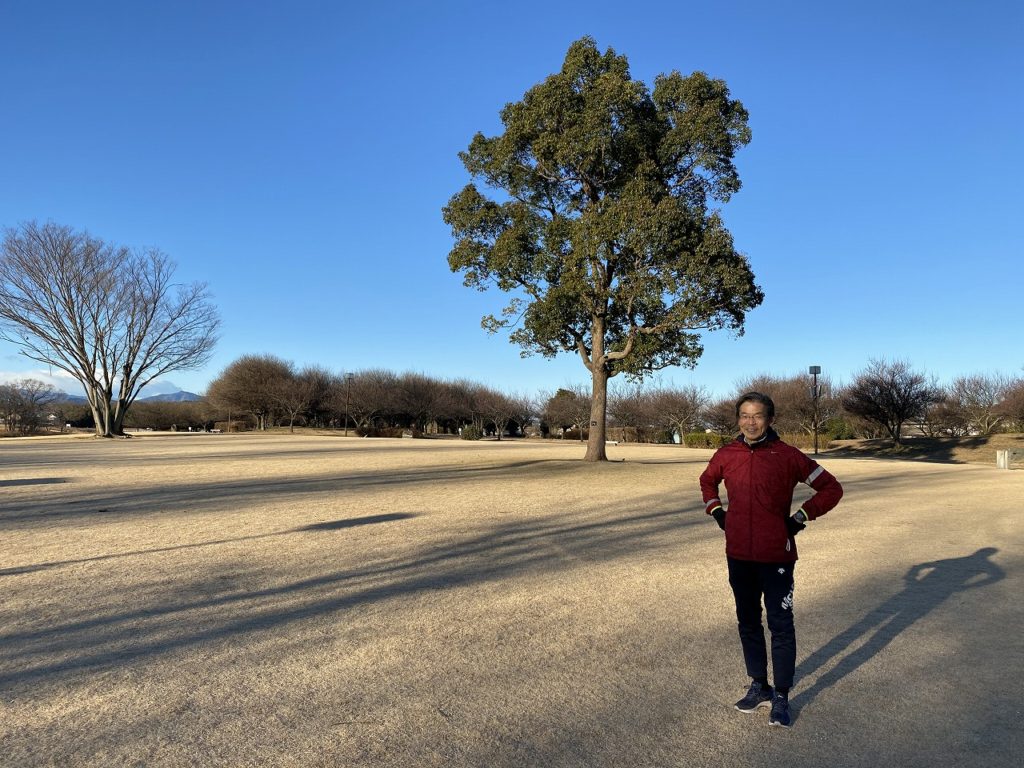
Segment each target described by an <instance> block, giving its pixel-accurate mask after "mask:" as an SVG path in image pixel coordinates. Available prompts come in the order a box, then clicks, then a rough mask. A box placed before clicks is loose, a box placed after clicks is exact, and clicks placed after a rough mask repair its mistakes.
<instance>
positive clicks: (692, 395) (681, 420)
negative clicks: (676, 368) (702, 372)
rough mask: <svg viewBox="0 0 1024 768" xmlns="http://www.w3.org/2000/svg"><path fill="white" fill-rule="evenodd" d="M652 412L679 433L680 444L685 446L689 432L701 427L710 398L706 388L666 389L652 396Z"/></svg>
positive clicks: (694, 386)
mask: <svg viewBox="0 0 1024 768" xmlns="http://www.w3.org/2000/svg"><path fill="white" fill-rule="evenodd" d="M651 397H652V410H653V411H654V413H655V414H657V415H658V418H659V420H660V421H661V422H662V423H664V424H665V425H666V426H668V427H669V429H674V430H676V431H678V432H679V444H680V445H685V444H686V441H685V439H684V438H685V437H686V433H687V432H692V431H693V430H695V429H697V428H699V427H700V426H701V418H702V414H703V412H704V410H705V409H706V408H707V406H708V403H709V402H710V398H709V396H708V392H707V390H706V389H704V387H699V386H697V385H695V384H691V385H688V386H685V387H665V388H661V389H657V390H655V391H654V392H653V393H652V394H651Z"/></svg>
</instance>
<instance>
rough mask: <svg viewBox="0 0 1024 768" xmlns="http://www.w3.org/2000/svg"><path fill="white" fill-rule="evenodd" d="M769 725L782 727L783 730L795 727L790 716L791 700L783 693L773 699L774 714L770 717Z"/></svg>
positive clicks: (777, 694)
mask: <svg viewBox="0 0 1024 768" xmlns="http://www.w3.org/2000/svg"><path fill="white" fill-rule="evenodd" d="M768 725H781V726H782V727H783V728H792V727H793V718H792V717H790V715H789V699H788V698H787V697H786V695H785V694H783V693H776V694H775V696H774V697H772V713H771V714H770V715H768Z"/></svg>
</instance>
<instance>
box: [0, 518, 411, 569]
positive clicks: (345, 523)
mask: <svg viewBox="0 0 1024 768" xmlns="http://www.w3.org/2000/svg"><path fill="white" fill-rule="evenodd" d="M411 517H416V515H413V514H411V513H408V512H392V513H390V514H387V515H368V516H366V517H349V518H346V519H344V520H330V521H327V522H323V523H312V524H310V525H304V526H302V527H301V528H289V529H288V530H286V531H271V532H270V533H259V534H255V535H253V536H236V537H234V538H230V539H215V540H213V541H198V542H196V543H194V544H178V545H175V546H173V547H154V548H153V549H138V550H134V551H131V552H118V553H117V554H114V555H94V556H93V557H82V558H78V559H76V560H55V561H53V562H49V563H33V564H32V565H21V566H16V567H14V568H0V576H14V575H16V574H19V573H32V572H33V571H45V570H47V569H49V568H59V567H60V566H63V565H77V564H79V563H92V562H96V561H98V560H116V559H118V558H122V557H137V556H139V555H152V554H156V553H158V552H175V551H177V550H181V549H198V548H200V547H213V546H217V545H220V544H233V543H235V542H239V541H254V540H256V539H268V538H271V537H272V536H286V535H287V534H290V533H308V532H311V531H339V530H343V529H345V528H356V527H358V526H361V525H374V524H376V523H389V522H392V521H394V520H408V519H409V518H411Z"/></svg>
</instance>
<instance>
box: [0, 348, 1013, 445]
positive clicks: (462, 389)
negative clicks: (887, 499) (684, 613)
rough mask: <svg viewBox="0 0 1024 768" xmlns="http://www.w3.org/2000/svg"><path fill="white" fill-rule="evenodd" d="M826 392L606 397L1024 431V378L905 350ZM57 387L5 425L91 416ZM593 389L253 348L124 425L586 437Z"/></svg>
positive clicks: (838, 432)
mask: <svg viewBox="0 0 1024 768" xmlns="http://www.w3.org/2000/svg"><path fill="white" fill-rule="evenodd" d="M818 384H819V396H818V398H817V401H815V398H814V397H813V396H812V392H811V389H810V386H811V380H810V378H809V377H808V376H806V375H802V374H800V375H792V376H777V375H773V374H758V375H753V376H749V377H747V378H745V379H742V380H740V381H738V382H737V383H736V389H735V392H734V393H732V394H729V395H728V396H724V397H715V396H712V395H711V394H710V393H709V391H708V390H707V389H706V388H705V387H701V386H699V385H688V386H683V387H678V386H665V385H644V384H636V385H633V386H622V387H619V388H617V389H613V390H612V391H611V393H610V395H609V399H608V413H609V420H610V427H609V432H608V435H609V436H610V437H612V438H614V439H618V440H624V441H630V442H673V441H676V440H679V441H682V442H684V443H686V444H689V445H693V446H708V447H710V446H712V445H714V444H718V443H720V442H721V441H722V440H724V439H728V438H729V437H731V436H732V434H733V433H734V431H735V426H736V417H735V401H736V398H737V397H738V395H739V394H741V393H742V392H746V391H750V390H757V391H761V392H766V393H768V394H769V395H771V396H772V398H773V399H774V400H775V403H776V406H777V421H776V429H777V430H778V431H779V432H782V433H785V434H787V435H793V436H800V435H804V436H809V435H811V434H813V433H814V432H815V430H816V429H817V431H818V433H819V434H820V435H821V437H822V439H823V441H825V442H826V443H827V441H828V440H833V439H843V438H851V439H852V438H880V437H886V438H889V439H891V440H892V441H893V442H894V443H896V444H898V443H899V442H900V441H901V440H903V439H904V438H905V436H906V434H907V433H908V431H909V428H912V429H913V431H914V432H915V433H916V434H919V435H923V436H928V437H961V436H965V435H989V434H992V433H994V432H998V431H1007V432H1024V377H1020V376H1018V377H1013V376H1007V375H1003V374H973V375H966V376H959V377H957V378H955V379H954V380H953V381H952V382H951V383H949V384H948V385H945V386H944V385H941V384H939V383H938V382H937V381H936V380H935V378H934V377H929V376H928V375H927V374H925V373H923V372H920V371H918V370H915V369H914V368H913V367H912V366H911V365H910V364H909V363H907V362H906V361H901V360H896V361H887V360H873V361H871V362H870V363H869V364H868V365H867V366H866V367H865V368H864V369H863V370H862V371H860V372H859V373H857V374H856V375H855V376H854V378H853V381H852V382H851V383H849V384H846V385H839V386H837V385H834V384H833V382H832V380H831V378H830V377H829V376H827V375H826V376H822V377H820V378H819V379H818ZM60 396H61V393H59V392H57V391H56V390H55V389H54V388H53V387H51V386H50V385H47V384H44V383H43V382H40V381H35V380H33V379H23V380H21V381H18V382H13V383H11V384H4V385H0V417H2V418H3V419H4V425H5V429H6V430H7V432H8V433H9V434H31V433H32V432H34V431H37V430H39V429H40V428H41V427H45V426H46V425H47V424H56V425H57V426H59V427H60V428H63V425H64V424H65V423H71V424H72V425H73V426H76V427H91V426H92V423H91V409H90V407H89V406H88V405H78V406H76V405H72V404H68V403H62V402H60ZM590 413H591V392H590V390H589V388H588V387H586V386H585V385H570V386H566V387H562V388H559V389H557V390H555V391H553V392H552V391H544V392H538V393H535V394H533V395H527V394H510V393H505V392H502V391H500V390H497V389H494V388H492V387H488V386H485V385H483V384H480V383H477V382H473V381H470V380H467V379H444V378H438V377H434V376H430V375H427V374H424V373H413V372H406V373H396V372H393V371H389V370H386V369H382V368H375V369H370V370H365V371H358V372H353V373H336V372H331V371H329V370H327V369H325V368H323V367H319V366H307V367H304V368H297V367H296V366H295V365H294V363H292V362H290V361H287V360H284V359H281V358H279V357H276V356H273V355H245V356H242V357H240V358H238V359H237V360H236V361H234V362H233V363H231V364H230V365H229V366H228V367H227V368H225V369H224V371H223V372H221V373H220V375H219V376H217V378H216V379H215V380H214V381H213V382H211V384H210V386H209V389H208V391H207V395H206V397H205V398H204V399H203V400H201V401H199V402H185V403H167V402H163V403H159V402H136V403H135V404H134V405H133V407H132V409H131V411H130V412H129V413H128V417H127V420H126V425H127V426H128V427H134V428H136V429H145V428H153V429H171V428H177V429H183V430H184V429H195V430H211V429H224V430H226V429H230V430H243V429H254V430H266V429H269V428H271V427H288V428H290V429H292V430H294V428H295V427H296V426H306V427H316V428H322V429H337V430H352V433H353V434H360V435H370V436H400V435H401V434H402V433H403V432H404V433H411V434H413V435H428V434H450V435H457V434H458V435H461V436H463V437H467V438H475V437H481V436H485V435H493V436H496V437H498V438H499V439H500V438H501V437H503V436H506V435H508V436H516V435H523V434H526V433H527V431H529V432H530V433H531V434H540V435H542V436H550V437H558V438H563V439H579V440H585V439H587V437H588V432H589V423H588V422H589V418H590Z"/></svg>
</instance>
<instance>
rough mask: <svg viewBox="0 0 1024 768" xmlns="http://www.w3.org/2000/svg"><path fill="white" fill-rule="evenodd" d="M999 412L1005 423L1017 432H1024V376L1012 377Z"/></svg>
mask: <svg viewBox="0 0 1024 768" xmlns="http://www.w3.org/2000/svg"><path fill="white" fill-rule="evenodd" d="M999 414H1000V415H1001V416H1002V417H1003V424H1004V425H1005V426H1006V427H1008V428H1010V429H1012V430H1014V431H1017V432H1024V378H1016V379H1012V380H1011V381H1010V383H1009V384H1008V385H1007V387H1006V392H1005V394H1004V395H1003V400H1002V402H1000V403H999Z"/></svg>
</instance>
